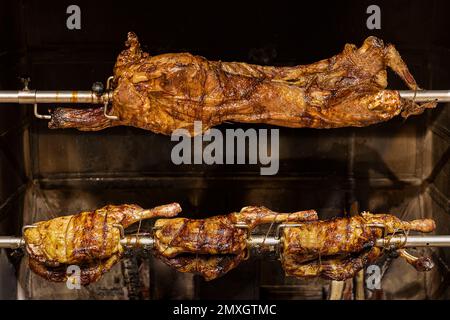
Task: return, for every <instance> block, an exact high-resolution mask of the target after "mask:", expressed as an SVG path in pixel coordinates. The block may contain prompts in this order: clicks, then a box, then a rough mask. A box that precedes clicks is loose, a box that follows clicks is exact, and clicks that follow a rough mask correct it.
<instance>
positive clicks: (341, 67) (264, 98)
mask: <svg viewBox="0 0 450 320" xmlns="http://www.w3.org/2000/svg"><path fill="white" fill-rule="evenodd" d="M126 47H127V48H126V49H125V50H124V51H122V53H120V55H119V57H118V58H117V62H116V65H115V67H114V84H115V88H114V92H113V101H112V108H111V110H110V111H109V113H110V114H111V115H114V116H117V117H118V120H111V119H108V118H106V117H104V115H103V111H102V108H93V109H85V110H76V109H64V108H60V109H56V110H55V112H54V113H53V115H52V120H51V121H50V123H49V127H50V128H78V129H79V130H86V131H92V130H101V129H104V128H107V127H111V126H118V125H128V126H134V127H138V128H142V129H146V130H151V131H153V132H156V133H162V134H167V135H169V134H171V133H172V132H173V131H174V130H176V129H187V130H188V131H189V132H190V134H198V133H200V132H194V121H201V122H202V129H203V130H204V131H205V130H207V129H209V128H211V127H213V126H216V125H219V124H221V123H223V122H225V121H233V122H244V123H267V124H272V125H278V126H284V127H292V128H300V127H308V128H338V127H348V126H356V127H363V126H368V125H371V124H374V123H378V122H382V121H386V120H389V119H391V118H393V117H394V116H396V115H398V114H400V113H401V114H402V116H404V117H408V116H409V115H411V114H418V113H421V112H422V111H423V110H424V109H425V108H432V107H434V106H435V103H434V102H430V103H425V104H423V105H418V104H416V103H414V102H412V101H410V100H404V99H402V98H401V97H400V95H399V92H398V91H395V90H385V89H386V87H387V71H386V70H387V67H389V68H391V69H392V70H394V72H395V73H396V74H397V75H398V76H400V78H401V79H402V80H403V81H404V82H405V83H406V85H407V86H408V87H409V88H410V89H412V90H419V88H418V86H417V84H416V81H415V80H414V78H413V76H412V75H411V74H410V72H409V70H408V68H407V66H406V64H405V63H404V62H403V60H402V58H401V57H400V54H399V53H398V52H397V50H396V49H395V47H394V46H393V45H390V44H389V45H385V44H384V43H383V41H382V40H380V39H377V38H375V37H369V38H367V39H366V40H365V41H364V43H363V45H362V46H361V47H360V48H357V47H356V46H354V45H351V44H347V45H346V46H345V48H344V50H343V52H341V53H340V54H337V55H335V56H333V57H331V58H329V59H325V60H321V61H319V62H316V63H313V64H310V65H299V66H294V67H266V66H258V65H251V64H246V63H237V62H221V61H208V60H206V59H205V58H203V57H199V56H193V55H191V54H189V53H175V54H163V55H158V56H150V55H149V54H148V53H144V52H143V51H142V50H141V48H140V44H139V42H138V39H137V37H136V35H135V34H134V33H129V34H128V40H127V42H126Z"/></svg>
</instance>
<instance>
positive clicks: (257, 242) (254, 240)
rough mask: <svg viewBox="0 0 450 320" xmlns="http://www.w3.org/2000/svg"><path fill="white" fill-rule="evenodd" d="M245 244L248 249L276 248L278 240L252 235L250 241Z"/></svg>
mask: <svg viewBox="0 0 450 320" xmlns="http://www.w3.org/2000/svg"><path fill="white" fill-rule="evenodd" d="M247 244H248V245H249V246H250V247H261V246H278V245H279V244H280V239H277V238H275V237H266V236H263V235H252V236H251V237H250V239H248V240H247Z"/></svg>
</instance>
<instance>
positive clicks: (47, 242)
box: [24, 203, 181, 285]
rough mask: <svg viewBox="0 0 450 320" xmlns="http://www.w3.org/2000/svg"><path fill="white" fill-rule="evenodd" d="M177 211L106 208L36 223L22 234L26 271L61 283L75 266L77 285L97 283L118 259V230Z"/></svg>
mask: <svg viewBox="0 0 450 320" xmlns="http://www.w3.org/2000/svg"><path fill="white" fill-rule="evenodd" d="M180 211H181V208H180V206H179V205H178V204H177V203H172V204H168V205H163V206H159V207H155V208H153V209H143V208H141V207H139V206H137V205H117V206H116V205H107V206H105V207H103V208H101V209H97V210H95V211H88V212H82V213H79V214H76V215H69V216H62V217H58V218H55V219H52V220H48V221H42V222H37V223H35V224H34V225H33V226H32V227H31V228H27V229H26V230H25V231H24V239H25V243H26V250H27V252H28V254H29V265H30V268H31V270H32V271H34V272H35V273H37V274H38V275H40V276H42V277H44V278H46V279H48V280H50V281H65V280H67V276H68V275H67V267H68V266H69V265H77V266H79V267H80V269H81V274H80V277H81V284H83V285H86V284H89V283H91V282H94V281H97V280H98V279H99V278H100V277H101V275H102V274H104V273H105V272H107V271H108V270H109V269H110V268H111V267H112V266H113V265H114V264H115V263H116V262H117V261H119V259H120V257H121V256H122V253H123V251H124V249H123V247H122V245H121V244H120V236H121V227H123V228H127V227H128V226H130V225H131V224H133V223H135V222H138V221H140V220H144V219H149V218H154V217H173V216H175V215H176V214H178V213H179V212H180ZM120 226H121V227H120Z"/></svg>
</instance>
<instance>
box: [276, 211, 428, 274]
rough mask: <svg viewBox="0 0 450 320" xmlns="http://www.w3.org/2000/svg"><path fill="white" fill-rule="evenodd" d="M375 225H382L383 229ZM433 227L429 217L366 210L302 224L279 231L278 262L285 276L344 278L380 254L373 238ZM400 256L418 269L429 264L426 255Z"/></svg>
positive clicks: (426, 268) (421, 230) (425, 268)
mask: <svg viewBox="0 0 450 320" xmlns="http://www.w3.org/2000/svg"><path fill="white" fill-rule="evenodd" d="M378 225H384V229H383V228H380V227H379V226H378ZM434 229H435V223H434V221H433V220H431V219H420V220H413V221H401V220H400V219H398V218H397V217H395V216H393V215H390V214H371V213H366V212H364V213H362V214H361V215H359V216H355V217H351V218H336V219H332V220H328V221H313V222H310V223H304V224H303V225H302V226H300V227H291V228H285V229H284V230H283V235H282V245H283V249H282V264H283V268H284V270H285V272H286V274H287V275H292V276H298V277H317V276H320V277H324V278H327V279H333V280H344V279H347V278H350V277H353V276H354V275H355V274H356V272H358V271H359V270H361V269H362V268H363V267H364V266H366V265H367V264H369V263H372V262H374V261H375V260H376V259H377V258H378V257H380V255H381V254H382V251H381V250H380V249H379V248H375V247H373V245H374V243H375V241H376V239H379V238H381V237H383V236H384V235H385V234H386V235H389V234H394V233H396V232H399V231H400V230H404V231H406V232H409V231H420V232H431V231H433V230H434ZM401 256H402V254H401ZM403 256H405V258H407V259H406V260H407V262H408V263H410V264H412V265H413V266H414V267H415V268H416V269H418V270H419V271H426V270H429V269H431V268H432V266H433V265H432V262H431V261H430V260H429V259H428V258H414V257H412V258H411V257H410V256H406V255H405V254H403Z"/></svg>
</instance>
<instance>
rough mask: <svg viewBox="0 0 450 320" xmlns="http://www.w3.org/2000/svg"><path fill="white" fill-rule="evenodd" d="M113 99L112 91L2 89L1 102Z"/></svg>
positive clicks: (103, 100) (95, 101)
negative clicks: (102, 92) (98, 92)
mask: <svg viewBox="0 0 450 320" xmlns="http://www.w3.org/2000/svg"><path fill="white" fill-rule="evenodd" d="M110 99H111V93H110V92H107V93H104V94H102V95H99V94H97V93H96V92H94V91H40V90H18V91H0V103H19V104H35V103H93V104H100V103H104V102H105V100H106V101H109V100H110Z"/></svg>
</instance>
